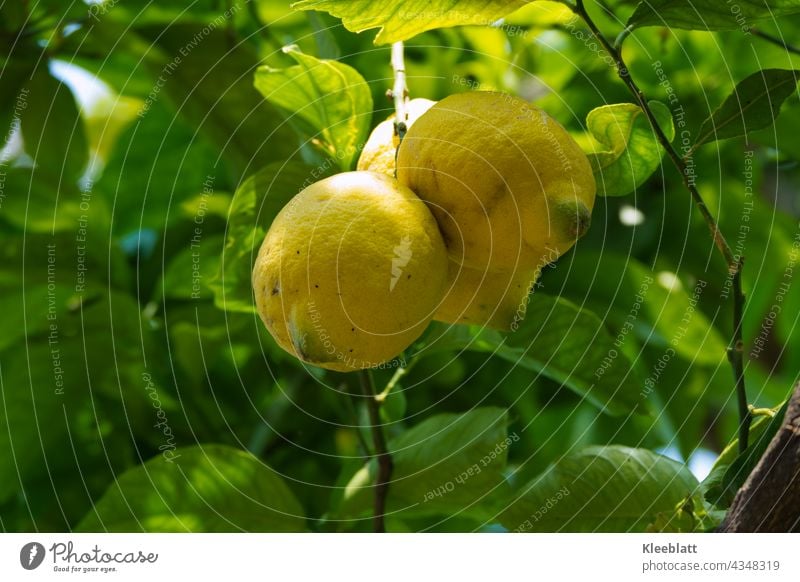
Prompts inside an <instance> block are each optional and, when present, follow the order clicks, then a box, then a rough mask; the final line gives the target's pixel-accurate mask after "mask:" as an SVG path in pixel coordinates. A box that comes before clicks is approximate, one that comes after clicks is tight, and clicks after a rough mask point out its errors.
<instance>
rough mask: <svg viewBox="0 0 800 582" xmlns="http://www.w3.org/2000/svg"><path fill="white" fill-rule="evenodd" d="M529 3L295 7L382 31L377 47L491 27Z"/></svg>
mask: <svg viewBox="0 0 800 582" xmlns="http://www.w3.org/2000/svg"><path fill="white" fill-rule="evenodd" d="M528 1H529V0H433V1H431V0H301V1H300V2H297V3H296V4H293V5H292V7H293V8H296V9H298V10H320V11H322V12H328V13H330V14H332V15H333V16H336V17H337V18H341V19H342V24H344V26H345V28H347V29H348V30H350V31H352V32H363V31H365V30H369V29H372V28H379V29H380V30H379V31H378V35H377V36H376V37H375V43H376V44H386V43H390V42H397V41H400V40H407V39H409V38H411V37H413V36H416V35H418V34H419V33H421V32H425V31H426V30H433V29H434V28H446V27H449V26H461V25H465V24H484V25H488V24H491V23H492V22H494V21H496V20H497V19H499V18H500V17H502V16H505V15H506V14H508V13H510V12H513V11H514V10H516V9H517V8H520V7H521V6H524V5H525V4H527V3H528Z"/></svg>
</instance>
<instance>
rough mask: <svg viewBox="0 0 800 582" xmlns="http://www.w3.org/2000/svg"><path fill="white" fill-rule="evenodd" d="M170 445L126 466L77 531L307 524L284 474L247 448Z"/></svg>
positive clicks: (270, 528)
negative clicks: (285, 480)
mask: <svg viewBox="0 0 800 582" xmlns="http://www.w3.org/2000/svg"><path fill="white" fill-rule="evenodd" d="M166 452H167V451H165V453H166ZM169 452H170V453H171V454H170V455H166V454H162V455H159V456H158V457H155V458H153V459H150V460H149V461H148V462H146V463H145V464H144V465H140V466H138V467H135V468H133V469H131V470H129V471H127V472H125V473H123V474H122V475H121V476H120V477H119V478H118V479H117V482H116V483H115V484H114V485H112V486H111V487H110V488H109V489H108V491H106V493H105V495H103V497H102V498H101V499H100V500H99V501H98V502H97V503H96V504H95V507H94V510H92V511H91V512H89V513H88V514H87V515H86V517H85V518H84V519H83V520H82V521H81V523H80V524H79V525H78V528H77V530H78V531H82V532H104V531H105V532H141V531H144V532H204V533H207V532H239V531H250V532H253V531H258V532H299V531H304V530H305V518H304V517H303V510H302V508H301V507H300V504H299V502H298V501H297V499H296V498H295V496H294V495H293V494H292V492H291V491H290V490H289V488H288V487H287V486H286V484H285V483H284V481H283V479H281V477H280V476H279V475H278V474H277V473H276V472H275V471H273V470H272V469H270V468H269V467H268V466H266V465H265V464H264V463H262V462H261V461H259V460H258V459H256V458H255V457H254V456H252V455H251V454H249V453H246V452H244V451H240V450H238V449H234V448H232V447H227V446H223V445H198V446H194V447H186V448H179V449H175V450H169Z"/></svg>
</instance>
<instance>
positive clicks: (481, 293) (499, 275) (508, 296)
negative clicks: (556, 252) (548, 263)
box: [433, 261, 542, 331]
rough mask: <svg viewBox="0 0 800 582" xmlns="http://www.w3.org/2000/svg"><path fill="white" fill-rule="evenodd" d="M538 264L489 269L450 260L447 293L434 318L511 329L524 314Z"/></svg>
mask: <svg viewBox="0 0 800 582" xmlns="http://www.w3.org/2000/svg"><path fill="white" fill-rule="evenodd" d="M541 268H542V267H538V268H534V269H529V268H522V269H519V270H517V271H488V270H485V269H483V270H482V269H473V268H471V267H465V266H464V265H459V264H458V263H456V262H455V261H449V264H448V281H447V285H446V286H445V293H446V295H445V298H444V300H443V301H442V303H441V304H440V305H439V308H438V309H437V311H436V314H435V315H434V317H433V318H434V319H435V320H436V321H442V322H444V323H462V324H467V325H480V326H486V327H490V328H493V329H497V330H500V331H511V330H512V329H514V324H515V323H517V324H518V323H519V322H520V321H522V320H523V319H524V318H525V311H526V308H527V305H528V294H529V293H530V291H531V288H532V287H533V285H534V284H535V283H536V280H537V279H538V277H539V273H540V272H541Z"/></svg>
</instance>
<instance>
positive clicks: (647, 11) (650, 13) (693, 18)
mask: <svg viewBox="0 0 800 582" xmlns="http://www.w3.org/2000/svg"><path fill="white" fill-rule="evenodd" d="M734 6H735V8H734ZM795 12H800V0H769V1H767V0H736V2H735V3H731V2H721V1H720V0H645V1H644V2H642V3H640V4H639V5H638V6H637V7H636V10H635V11H634V12H633V14H632V15H631V17H630V19H628V24H627V26H628V28H641V27H643V26H669V27H672V28H682V29H685V30H734V29H737V28H738V29H741V30H742V31H743V32H745V33H748V32H749V31H750V27H751V24H752V22H754V21H757V20H762V19H770V20H773V19H775V18H777V17H779V16H784V15H786V14H793V13H795Z"/></svg>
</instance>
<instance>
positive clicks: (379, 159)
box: [356, 99, 436, 177]
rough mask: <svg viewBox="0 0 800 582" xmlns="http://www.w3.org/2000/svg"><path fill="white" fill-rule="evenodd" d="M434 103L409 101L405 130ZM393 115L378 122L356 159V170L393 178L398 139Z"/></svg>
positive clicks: (419, 100) (423, 100)
mask: <svg viewBox="0 0 800 582" xmlns="http://www.w3.org/2000/svg"><path fill="white" fill-rule="evenodd" d="M435 103H436V101H431V100H430V99H411V100H410V101H409V102H408V107H407V109H406V113H407V117H408V118H407V119H406V128H409V127H411V126H412V125H413V124H414V122H415V121H416V120H417V119H419V117H420V115H422V114H423V113H425V112H426V111H427V110H428V109H430V108H431V107H432V106H433V105H434V104H435ZM394 120H395V115H394V114H392V115H390V116H389V117H388V118H387V119H386V121H382V122H380V123H379V124H378V125H376V126H375V129H373V130H372V133H371V134H369V139H367V143H366V144H364V149H363V150H361V155H360V156H359V157H358V164H357V165H356V169H357V170H365V171H366V170H369V171H372V172H379V173H381V174H388V175H389V176H392V177H394V167H395V164H394V159H395V154H396V152H397V145H398V138H397V136H396V135H395V134H394Z"/></svg>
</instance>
